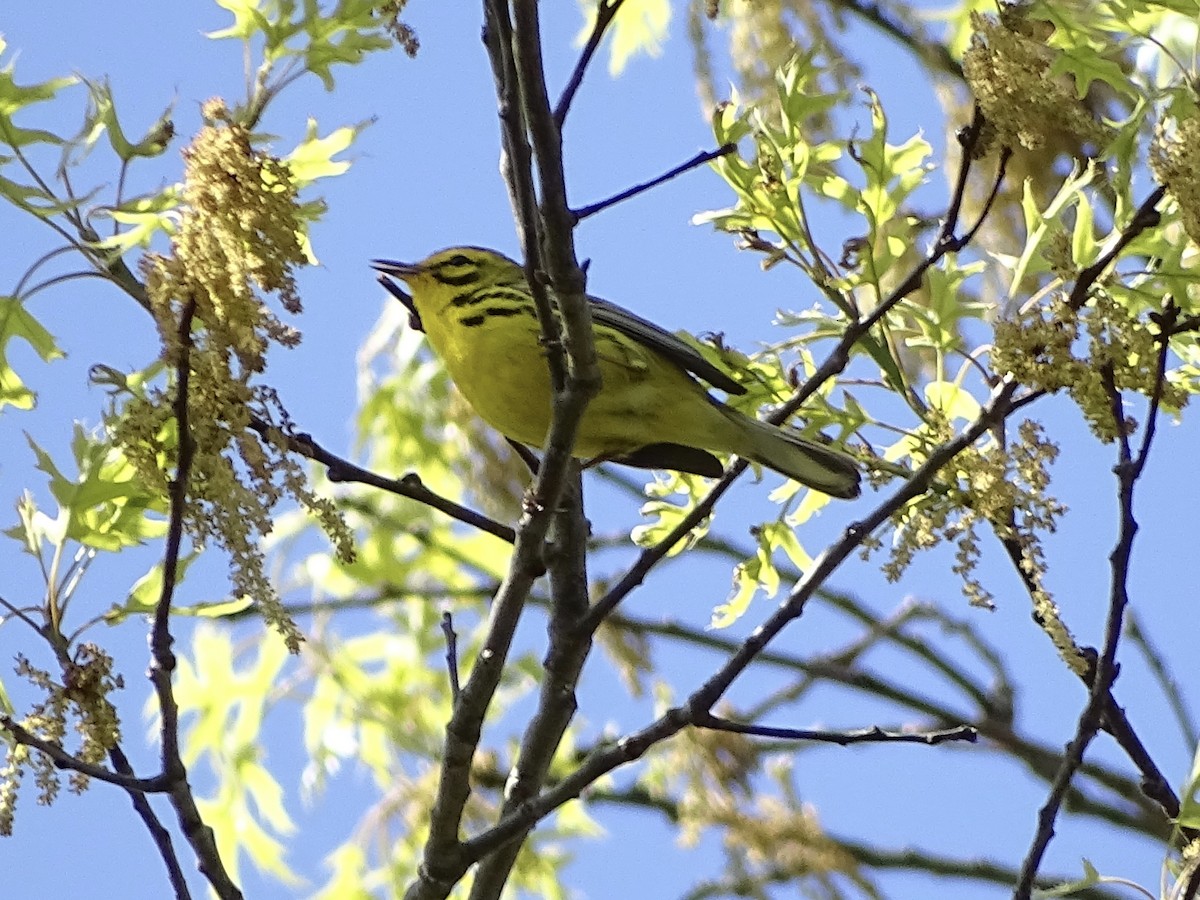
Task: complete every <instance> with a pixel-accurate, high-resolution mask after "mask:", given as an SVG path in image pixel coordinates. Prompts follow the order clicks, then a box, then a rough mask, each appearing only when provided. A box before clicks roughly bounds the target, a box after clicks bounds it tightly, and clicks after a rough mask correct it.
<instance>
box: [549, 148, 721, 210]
mask: <svg viewBox="0 0 1200 900" xmlns="http://www.w3.org/2000/svg"><path fill="white" fill-rule="evenodd" d="M736 150H737V145H736V144H722V145H721V146H720V147H718V148H717V149H716V150H704V151H703V152H701V153H697V154H696V155H695V156H693V157H692V158H691V159H689V160H687V161H686V162H682V163H680V164H679V165H677V166H676V167H675V168H673V169H671V170H669V171H667V172H664V173H663V174H662V175H659V176H658V177H657V178H653V179H651V180H650V181H643V182H642V183H640V184H635V185H634V186H633V187H631V188H626V189H625V190H623V191H621V192H620V193H618V194H613V195H612V196H611V197H609V198H607V199H605V200H600V201H599V202H597V203H591V204H589V205H587V206H583V207H580V208H579V209H576V210H572V215H574V216H575V221H576V222H582V221H583V220H584V219H586V218H588V217H589V216H594V215H596V213H599V212H603V211H604V210H606V209H608V208H609V207H610V206H616V205H617V204H618V203H623V202H624V201H626V200H629V199H631V198H633V197H636V196H637V195H638V194H643V193H645V192H646V191H649V190H651V189H653V188H656V187H658V186H659V185H660V184H664V183H666V182H668V181H670V180H671V179H672V178H676V177H678V176H680V175H682V174H683V173H684V172H690V171H691V170H692V169H695V168H697V167H699V166H702V165H704V164H705V163H709V162H712V161H713V160H714V159H720V158H721V157H722V156H728V155H729V154H730V153H733V152H734V151H736Z"/></svg>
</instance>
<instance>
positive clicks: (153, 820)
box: [108, 746, 192, 900]
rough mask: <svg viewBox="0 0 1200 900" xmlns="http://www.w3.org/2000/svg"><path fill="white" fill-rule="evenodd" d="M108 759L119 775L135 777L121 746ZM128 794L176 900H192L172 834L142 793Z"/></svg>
mask: <svg viewBox="0 0 1200 900" xmlns="http://www.w3.org/2000/svg"><path fill="white" fill-rule="evenodd" d="M108 758H109V761H111V762H112V765H113V768H114V769H115V770H116V772H117V774H120V775H125V776H132V775H133V767H132V766H130V765H129V759H128V758H127V757H126V756H125V752H124V751H123V750H122V749H121V748H120V747H119V746H116V747H113V748H112V749H111V750H109V751H108ZM128 793H129V802H130V803H132V804H133V809H134V812H136V813H137V815H138V818H140V819H141V820H142V824H144V825H145V826H146V830H147V831H148V832H150V839H151V840H153V841H154V846H155V847H156V848H158V855H159V856H161V857H162V861H163V865H165V866H166V867H167V878H168V879H169V880H170V882H171V888H172V890H173V891H174V892H175V900H191V896H192V892H191V890H190V889H189V888H188V885H187V879H186V878H185V877H184V874H183V867H182V866H181V865H180V864H179V856H178V855H177V854H176V853H175V844H174V842H173V841H172V840H171V833H170V832H169V831H167V829H166V828H165V827H164V826H163V824H162V822H161V821H160V820H159V818H158V815H157V814H156V813H155V812H154V809H153V807H151V806H150V802H149V801H148V800H147V799H146V797H145V795H144V794H143V793H142V792H141V791H133V790H131V791H128Z"/></svg>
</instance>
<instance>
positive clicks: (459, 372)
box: [422, 307, 726, 459]
mask: <svg viewBox="0 0 1200 900" xmlns="http://www.w3.org/2000/svg"><path fill="white" fill-rule="evenodd" d="M497 308H501V307H497ZM422 319H423V320H424V323H425V328H426V332H427V336H428V338H429V342H430V344H432V346H433V349H434V351H435V352H436V353H437V355H438V356H439V357H440V358H441V359H442V361H443V363H444V364H445V366H446V370H447V372H448V373H449V375H450V378H451V379H452V380H453V381H454V383H455V384H456V385H457V386H458V389H459V390H460V391H461V392H462V394H463V396H464V397H466V399H467V401H468V402H469V403H470V404H471V406H472V407H473V408H474V409H475V411H476V412H477V413H478V414H479V416H480V418H482V419H483V420H484V421H485V422H487V423H488V424H489V425H491V426H492V427H493V428H495V429H496V430H498V431H500V432H501V433H502V434H504V435H506V436H507V437H510V438H512V439H513V440H515V441H518V442H520V443H522V444H529V445H531V446H535V447H540V446H542V445H543V444H544V443H545V439H546V433H547V431H548V430H549V428H550V417H551V410H552V404H553V399H552V396H551V387H550V372H549V368H548V366H547V363H546V357H545V350H544V347H543V345H542V342H541V331H540V328H539V326H538V322H537V320H536V319H535V318H534V316H533V314H532V310H529V309H526V310H523V311H522V312H521V314H514V315H504V316H497V315H494V314H488V315H484V314H483V312H482V311H472V314H471V315H463V314H462V311H461V310H456V309H453V308H451V307H444V308H443V309H442V310H440V311H439V312H438V313H434V314H433V315H427V314H426V312H425V311H424V310H422ZM593 333H594V335H595V341H596V354H597V357H598V359H599V364H600V374H601V378H602V380H603V386H602V388H601V391H600V393H599V394H598V395H597V396H596V397H594V398H593V399H592V401H591V403H590V404H589V405H588V408H587V410H586V411H585V412H584V416H583V419H582V421H581V422H580V426H579V432H578V434H577V437H576V442H575V455H576V456H579V457H582V458H587V459H591V458H606V457H612V456H619V455H622V454H625V453H629V452H632V451H634V450H636V449H638V448H640V447H644V446H646V445H647V444H654V443H658V442H661V441H663V440H676V441H680V442H685V443H686V442H687V441H689V440H691V441H692V442H693V444H694V445H695V446H700V445H703V444H705V443H709V442H710V441H711V440H712V438H713V432H714V430H717V431H720V430H723V429H724V428H725V427H726V423H725V420H724V417H722V416H721V415H720V413H719V412H718V410H717V409H716V407H714V406H713V405H712V404H711V403H710V402H709V400H708V397H707V394H706V393H705V391H704V389H703V388H702V387H701V386H700V385H699V384H697V383H696V382H695V381H693V380H692V379H691V378H690V377H689V376H688V375H687V374H685V373H684V372H683V371H682V370H680V369H679V367H678V366H676V365H675V364H674V363H672V362H670V361H669V360H667V359H665V358H663V357H662V356H661V355H660V354H658V353H656V352H654V351H653V350H651V349H649V348H647V347H645V346H644V345H642V344H639V343H637V342H636V341H634V340H632V339H631V338H629V337H627V336H625V335H622V334H621V333H619V332H617V331H616V330H614V329H612V328H609V327H607V326H604V325H597V326H595V327H594V330H593ZM665 423H670V428H669V429H668V430H669V431H670V432H671V433H670V434H664V432H663V426H664V424H665Z"/></svg>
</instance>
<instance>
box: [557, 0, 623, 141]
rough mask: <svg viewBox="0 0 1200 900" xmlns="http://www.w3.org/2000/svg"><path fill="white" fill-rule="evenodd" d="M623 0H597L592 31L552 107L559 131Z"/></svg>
mask: <svg viewBox="0 0 1200 900" xmlns="http://www.w3.org/2000/svg"><path fill="white" fill-rule="evenodd" d="M624 2H625V0H599V2H598V4H597V6H596V21H595V22H593V23H592V31H591V33H590V34H589V35H588V39H587V43H586V44H584V45H583V52H582V53H581V54H580V55H579V59H578V60H577V61H576V63H575V69H574V70H573V71H572V72H571V77H570V78H569V79H567V86H566V87H565V88H563V92H562V96H561V97H559V98H558V103H557V104H556V105H555V107H554V124H555V125H557V126H558V130H559V131H562V127H563V123H564V122H565V121H566V120H567V113H568V112H570V110H571V102H572V101H573V100H574V99H575V92H576V91H578V90H579V86H580V85H581V84H583V75H584V73H585V72H586V71H587V67H588V65H590V64H591V61H592V57H593V56H595V55H596V51H597V50H598V49H599V47H600V41H601V40H603V39H604V32H605V31H607V30H608V26H609V25H611V24H612V20H613V19H614V18H616V15H617V10H619V9H620V8H621V4H622V3H624Z"/></svg>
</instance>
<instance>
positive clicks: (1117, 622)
mask: <svg viewBox="0 0 1200 900" xmlns="http://www.w3.org/2000/svg"><path fill="white" fill-rule="evenodd" d="M1163 344H1164V347H1165V345H1166V338H1165V336H1164V338H1163ZM1163 364H1165V354H1164V355H1162V356H1160V366H1161V365H1163ZM1162 377H1163V372H1162V369H1161V368H1160V370H1159V381H1160V382H1161V380H1162ZM1100 378H1101V380H1102V382H1103V383H1104V387H1105V389H1106V390H1107V392H1108V396H1109V401H1110V403H1111V406H1112V414H1113V419H1114V421H1115V422H1116V426H1117V434H1118V438H1117V448H1118V454H1117V465H1116V467H1115V469H1114V471H1115V472H1116V475H1117V502H1118V516H1119V519H1120V523H1119V532H1118V535H1117V543H1116V546H1114V547H1113V549H1112V552H1111V553H1110V554H1109V557H1108V558H1109V565H1110V567H1111V569H1112V585H1111V587H1110V593H1109V601H1108V620H1107V622H1106V625H1105V630H1104V649H1103V650H1102V652H1101V653H1100V654H1099V657H1098V658H1097V659H1096V663H1095V666H1094V667H1093V669H1092V672H1091V673H1090V674H1091V684H1090V685H1089V691H1088V702H1087V705H1086V706H1085V707H1084V709H1083V712H1082V714H1081V715H1080V717H1079V723H1078V725H1077V726H1076V728H1075V737H1074V738H1072V740H1071V743H1070V744H1068V745H1067V751H1066V753H1065V754H1064V755H1063V760H1062V764H1061V765H1060V766H1059V769H1058V772H1057V773H1056V774H1055V777H1054V782H1053V784H1052V786H1051V788H1050V794H1049V795H1048V796H1047V798H1046V802H1045V803H1044V804H1043V805H1042V808H1041V809H1040V810H1038V825H1037V830H1036V831H1035V832H1034V836H1033V840H1032V842H1031V843H1030V846H1029V851H1028V852H1027V853H1026V855H1025V859H1024V860H1023V861H1022V863H1021V877H1020V879H1019V880H1018V882H1017V885H1016V888H1015V890H1014V891H1013V898H1014V900H1028V898H1029V897H1030V896H1031V895H1032V893H1033V886H1034V879H1035V878H1036V877H1037V872H1038V868H1039V867H1040V866H1041V862H1042V858H1043V857H1044V856H1045V855H1046V850H1047V848H1049V846H1050V841H1051V839H1053V837H1054V821H1055V819H1056V818H1057V817H1058V811H1059V809H1060V808H1061V807H1062V803H1063V798H1064V797H1065V796H1066V792H1067V789H1068V788H1069V787H1070V786H1071V781H1072V779H1073V778H1074V777H1075V773H1076V771H1078V769H1079V767H1080V766H1081V765H1082V764H1083V756H1084V754H1085V753H1086V752H1087V748H1088V745H1089V744H1091V742H1092V740H1093V739H1094V738H1095V737H1096V735H1097V734H1098V733H1099V731H1100V728H1101V726H1102V725H1103V724H1104V716H1105V710H1106V708H1107V707H1108V706H1109V705H1110V704H1111V702H1112V694H1111V693H1110V692H1111V690H1112V686H1113V683H1114V682H1115V681H1116V680H1117V644H1118V642H1119V641H1120V639H1121V628H1122V626H1123V624H1124V620H1125V610H1126V608H1127V607H1128V606H1129V567H1130V563H1131V560H1132V558H1133V539H1134V536H1135V535H1136V534H1137V530H1138V524H1137V520H1136V519H1135V518H1134V516H1133V491H1134V486H1135V485H1136V484H1137V480H1138V477H1139V476H1140V475H1141V471H1142V467H1143V465H1144V463H1145V458H1146V452H1148V450H1149V442H1150V441H1149V438H1150V437H1152V436H1153V433H1154V430H1153V429H1154V425H1153V418H1151V420H1150V422H1148V423H1147V425H1146V428H1147V430H1148V432H1149V436H1148V437H1147V439H1146V440H1145V441H1144V442H1143V445H1142V448H1143V449H1142V451H1141V453H1139V455H1138V458H1137V459H1134V457H1133V455H1132V452H1131V449H1130V443H1129V431H1128V428H1127V425H1126V419H1125V413H1124V410H1123V401H1122V399H1121V393H1120V391H1119V390H1118V389H1117V386H1116V382H1115V379H1114V376H1113V369H1112V365H1111V364H1105V365H1102V366H1101V369H1100ZM1152 416H1153V412H1152Z"/></svg>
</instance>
